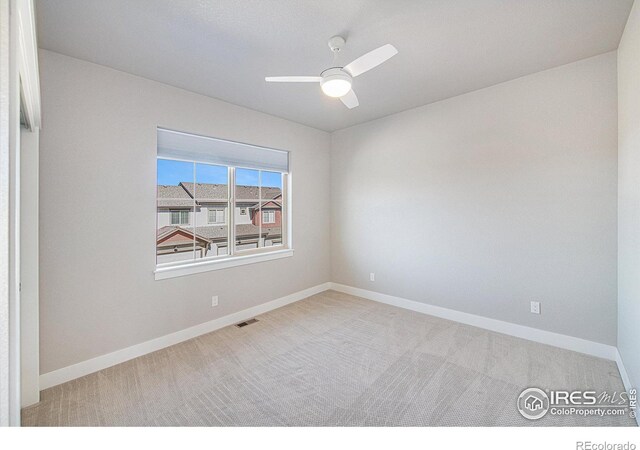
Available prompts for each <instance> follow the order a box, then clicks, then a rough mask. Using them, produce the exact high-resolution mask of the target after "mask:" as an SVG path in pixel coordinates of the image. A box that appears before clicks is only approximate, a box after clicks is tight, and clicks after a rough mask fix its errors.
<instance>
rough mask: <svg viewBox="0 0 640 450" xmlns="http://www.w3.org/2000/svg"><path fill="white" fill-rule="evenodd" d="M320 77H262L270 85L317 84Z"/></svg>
mask: <svg viewBox="0 0 640 450" xmlns="http://www.w3.org/2000/svg"><path fill="white" fill-rule="evenodd" d="M320 80H322V77H306V76H302V77H264V81H268V82H270V83H319V82H320Z"/></svg>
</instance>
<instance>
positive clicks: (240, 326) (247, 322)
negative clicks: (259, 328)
mask: <svg viewBox="0 0 640 450" xmlns="http://www.w3.org/2000/svg"><path fill="white" fill-rule="evenodd" d="M257 321H258V319H249V320H245V321H244V322H240V323H237V324H236V326H237V327H238V328H242V327H246V326H247V325H251V324H252V323H256V322H257Z"/></svg>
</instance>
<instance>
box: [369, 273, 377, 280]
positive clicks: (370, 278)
mask: <svg viewBox="0 0 640 450" xmlns="http://www.w3.org/2000/svg"><path fill="white" fill-rule="evenodd" d="M369 281H376V274H375V273H373V272H371V273H370V274H369Z"/></svg>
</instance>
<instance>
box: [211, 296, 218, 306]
mask: <svg viewBox="0 0 640 450" xmlns="http://www.w3.org/2000/svg"><path fill="white" fill-rule="evenodd" d="M211 306H212V307H213V306H218V296H217V295H214V296H213V297H211Z"/></svg>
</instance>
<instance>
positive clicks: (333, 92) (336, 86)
mask: <svg viewBox="0 0 640 450" xmlns="http://www.w3.org/2000/svg"><path fill="white" fill-rule="evenodd" d="M320 87H321V88H322V92H324V93H325V94H326V95H328V96H329V97H336V98H337V97H342V96H344V95H346V94H347V93H348V92H349V91H350V90H351V77H350V76H349V75H348V74H346V73H345V72H343V71H342V69H329V70H327V71H325V72H324V73H323V76H322V81H320Z"/></svg>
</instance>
